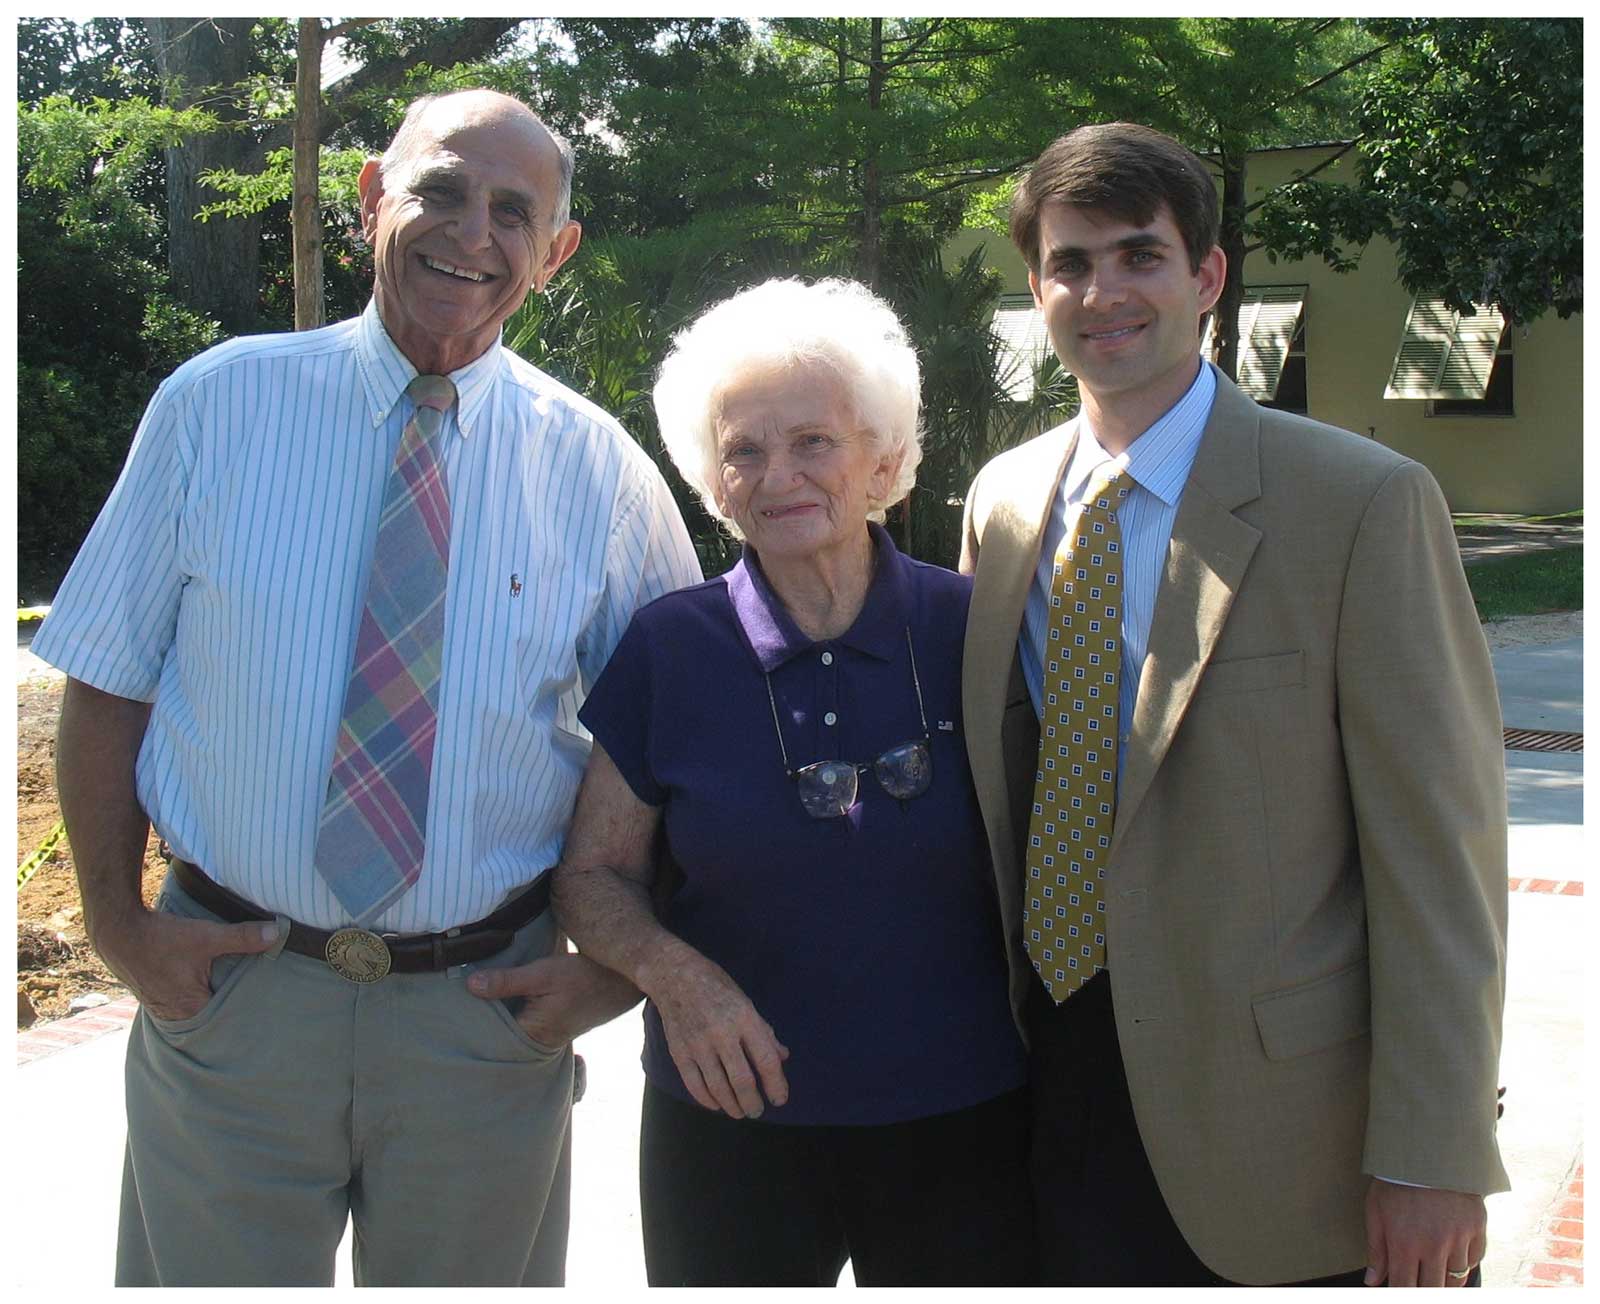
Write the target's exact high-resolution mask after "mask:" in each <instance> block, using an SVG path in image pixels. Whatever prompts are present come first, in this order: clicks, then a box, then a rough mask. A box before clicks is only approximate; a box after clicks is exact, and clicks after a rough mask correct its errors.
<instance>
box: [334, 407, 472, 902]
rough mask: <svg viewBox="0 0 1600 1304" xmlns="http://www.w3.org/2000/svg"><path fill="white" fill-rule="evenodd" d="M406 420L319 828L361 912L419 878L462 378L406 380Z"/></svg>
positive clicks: (347, 894)
mask: <svg viewBox="0 0 1600 1304" xmlns="http://www.w3.org/2000/svg"><path fill="white" fill-rule="evenodd" d="M406 393H407V394H408V395H409V396H410V397H411V399H412V401H413V402H415V403H416V405H417V410H416V412H415V413H414V414H413V415H412V418H411V420H410V421H408V422H407V423H406V428H405V431H404V433H403V434H402V435H401V436H400V447H399V449H398V450H397V451H396V453H395V459H394V469H393V470H392V471H391V472H390V474H389V483H388V485H387V486H386V488H385V489H384V494H383V511H382V513H381V514H380V515H379V517H378V538H377V542H376V544H375V545H374V547H373V552H372V571H371V574H370V575H369V576H368V578H367V599H366V606H365V608H364V609H363V610H362V613H361V632H360V633H359V634H358V635H357V637H356V655H355V664H354V665H353V666H352V667H351V670H350V686H349V687H348V688H347V689H346V690H345V699H344V717H343V719H342V720H341V721H340V723H339V737H338V740H337V741H336V742H335V744H334V750H333V770H332V773H331V774H330V776H329V778H328V797H327V801H326V802H325V804H324V805H323V808H322V819H321V822H320V824H319V826H318V829H317V850H316V866H317V871H318V873H320V874H321V875H322V877H323V878H324V879H325V880H326V881H327V883H328V886H329V887H330V888H332V889H333V894H334V895H335V896H336V897H338V898H339V901H340V903H341V904H342V905H343V906H344V908H345V909H346V910H347V911H349V913H350V917H351V918H352V919H353V920H354V921H355V922H356V923H358V924H361V925H363V926H364V925H366V924H369V923H371V922H372V921H373V920H374V919H376V918H377V917H378V916H379V915H381V914H382V913H383V912H384V911H385V910H387V909H388V908H389V907H390V906H391V905H393V904H394V903H395V902H396V901H398V900H399V899H400V898H401V897H402V896H404V895H405V894H406V892H408V891H409V890H410V889H411V887H412V886H413V885H414V884H415V883H416V881H417V877H418V875H419V874H421V872H422V851H423V846H424V842H425V837H426V827H427V818H428V779H429V775H430V773H431V772H432V769H433V740H434V733H435V731H436V728H437V725H438V711H439V675H440V668H441V666H442V664H443V661H444V609H445V582H446V579H447V565H448V562H449V560H450V499H449V496H448V494H447V486H446V485H445V473H444V463H443V462H442V461H441V460H440V458H439V448H438V435H439V430H440V428H441V427H442V426H443V425H444V413H445V412H446V410H448V409H449V407H450V405H451V404H452V403H454V402H455V400H456V387H455V386H454V385H453V384H452V383H451V382H450V381H449V380H448V379H447V378H446V377H444V376H418V377H416V378H415V379H414V380H413V381H412V382H411V383H410V384H409V385H407V386H406Z"/></svg>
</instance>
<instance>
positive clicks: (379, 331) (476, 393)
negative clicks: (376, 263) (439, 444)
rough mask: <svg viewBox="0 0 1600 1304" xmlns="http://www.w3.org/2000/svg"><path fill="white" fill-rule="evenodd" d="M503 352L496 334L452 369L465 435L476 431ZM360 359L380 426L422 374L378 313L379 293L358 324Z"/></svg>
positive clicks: (460, 426) (459, 420)
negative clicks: (460, 365) (464, 362)
mask: <svg viewBox="0 0 1600 1304" xmlns="http://www.w3.org/2000/svg"><path fill="white" fill-rule="evenodd" d="M500 353H501V350H500V339H499V337H496V339H495V342H494V343H493V344H492V345H490V346H489V347H488V348H487V349H485V350H484V351H483V352H482V353H480V354H479V355H478V356H477V357H476V358H474V359H473V360H472V361H471V362H469V363H467V365H466V366H464V367H462V368H460V369H459V370H456V371H452V372H450V373H449V375H450V379H451V380H452V381H454V382H455V387H456V426H457V428H458V429H460V431H461V435H462V437H463V438H465V437H466V436H468V435H470V434H471V433H472V431H473V429H474V427H475V425H476V422H477V419H478V414H479V413H480V412H482V410H483V405H484V404H485V403H486V402H487V401H488V398H489V393H490V391H491V389H492V388H493V386H494V381H495V378H496V377H498V376H499V374H500V368H501V366H502V365H504V364H503V362H502V359H501V356H500ZM356 359H357V362H358V363H359V365H360V368H361V379H362V383H363V384H364V385H365V386H366V390H367V408H368V411H370V412H371V414H372V424H373V426H374V428H376V427H377V426H381V425H382V424H383V423H384V422H385V421H387V420H388V419H389V414H390V413H391V412H393V411H394V408H395V404H396V403H398V402H399V401H400V399H401V396H402V395H403V394H404V393H405V392H406V386H407V385H409V384H410V383H411V381H412V378H413V377H415V376H416V375H418V374H419V373H418V371H417V369H416V367H414V366H413V365H412V364H411V360H410V359H409V358H407V357H406V355H405V354H403V353H402V352H400V349H399V346H397V345H396V344H395V342H394V341H393V340H392V339H390V338H389V332H388V331H387V330H385V329H384V326H383V320H382V319H381V318H380V317H379V316H378V300H377V298H376V297H374V298H372V299H370V300H368V302H367V307H366V311H365V312H363V313H362V314H361V316H360V318H359V319H358V321H357V324H356Z"/></svg>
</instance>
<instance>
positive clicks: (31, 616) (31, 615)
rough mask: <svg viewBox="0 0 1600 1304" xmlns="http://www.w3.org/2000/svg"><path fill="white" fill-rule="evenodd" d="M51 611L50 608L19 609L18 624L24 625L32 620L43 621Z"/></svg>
mask: <svg viewBox="0 0 1600 1304" xmlns="http://www.w3.org/2000/svg"><path fill="white" fill-rule="evenodd" d="M49 611H50V608H49V607H18V608H17V624H19V625H23V624H26V623H27V622H28V621H30V620H43V619H44V618H45V616H46V615H48V614H49Z"/></svg>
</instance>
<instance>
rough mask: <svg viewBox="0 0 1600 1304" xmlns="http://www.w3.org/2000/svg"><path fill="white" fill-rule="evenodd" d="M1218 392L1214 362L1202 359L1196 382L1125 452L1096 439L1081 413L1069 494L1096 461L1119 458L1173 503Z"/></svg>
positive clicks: (1135, 475)
mask: <svg viewBox="0 0 1600 1304" xmlns="http://www.w3.org/2000/svg"><path fill="white" fill-rule="evenodd" d="M1216 396H1217V375H1216V372H1214V371H1213V370H1212V369H1211V366H1210V364H1209V363H1201V365H1200V369H1199V373H1198V374H1197V375H1196V376H1195V378H1194V383H1193V384H1192V385H1190V386H1189V388H1188V389H1187V390H1185V391H1184V395H1183V397H1182V398H1180V399H1179V400H1178V401H1177V402H1176V403H1174V404H1173V405H1172V406H1171V407H1170V408H1168V409H1167V410H1166V411H1165V412H1163V413H1162V414H1161V415H1160V416H1159V417H1157V418H1156V420H1155V421H1154V422H1153V423H1152V424H1151V426H1150V428H1149V429H1148V430H1146V431H1145V432H1144V434H1142V435H1140V436H1139V438H1137V439H1135V440H1134V441H1133V443H1131V444H1129V445H1128V449H1127V451H1126V452H1124V453H1123V454H1122V455H1121V456H1120V457H1112V456H1111V455H1110V454H1109V453H1107V452H1106V451H1105V450H1104V449H1103V448H1101V447H1100V444H1099V442H1098V441H1097V440H1096V439H1095V435H1094V431H1093V430H1092V429H1091V428H1090V426H1089V423H1088V421H1087V419H1085V418H1084V417H1082V416H1080V417H1079V418H1078V431H1079V435H1080V436H1081V437H1080V438H1079V440H1078V444H1077V447H1076V448H1075V449H1074V450H1073V455H1072V465H1071V466H1070V467H1069V468H1068V469H1067V474H1066V476H1065V477H1064V481H1065V486H1064V487H1065V490H1066V492H1067V493H1068V494H1069V495H1070V494H1071V493H1072V492H1073V491H1074V490H1075V489H1076V488H1077V487H1078V486H1079V485H1080V484H1082V483H1083V482H1084V481H1086V480H1088V478H1089V476H1090V474H1091V473H1092V472H1093V471H1094V469H1095V468H1096V467H1097V466H1100V465H1102V464H1103V463H1105V462H1114V463H1116V464H1117V465H1118V466H1120V467H1122V468H1124V469H1125V470H1126V471H1127V473H1128V475H1129V476H1131V477H1132V478H1133V481H1134V483H1136V484H1137V485H1138V486H1139V487H1140V488H1142V489H1146V490H1148V491H1149V492H1150V493H1152V494H1154V495H1155V496H1156V497H1157V498H1159V499H1160V500H1161V501H1162V502H1163V503H1165V504H1166V505H1167V506H1168V507H1172V506H1175V505H1176V504H1177V502H1178V499H1179V498H1180V497H1182V495H1183V486H1184V483H1185V482H1186V481H1187V480H1188V478H1189V468H1190V467H1192V466H1193V465H1194V458H1195V453H1196V452H1198V451H1199V448H1200V436H1201V435H1202V434H1204V433H1205V428H1206V422H1207V421H1208V420H1209V419H1210V417H1211V405H1212V403H1213V401H1215V399H1216Z"/></svg>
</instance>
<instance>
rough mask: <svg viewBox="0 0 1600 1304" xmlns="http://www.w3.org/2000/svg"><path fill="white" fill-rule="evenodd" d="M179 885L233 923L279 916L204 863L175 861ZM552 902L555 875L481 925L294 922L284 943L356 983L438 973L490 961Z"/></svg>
mask: <svg viewBox="0 0 1600 1304" xmlns="http://www.w3.org/2000/svg"><path fill="white" fill-rule="evenodd" d="M172 873H173V877H175V878H176V879H177V880H178V884H179V886H180V887H182V888H183V890H184V891H185V892H187V893H188V894H189V895H190V896H191V897H193V898H194V899H195V900H196V901H197V902H199V903H200V904H201V905H203V906H204V907H205V908H206V909H207V910H209V911H211V913H212V914H214V915H216V916H217V917H218V918H220V919H224V920H226V921H227V922H228V923H230V924H243V923H249V922H250V921H252V920H258V919H259V920H268V919H275V918H276V917H277V916H276V915H274V914H273V913H272V912H271V911H270V910H263V909H262V908H261V907H260V906H258V905H254V904H253V903H251V902H249V901H246V900H245V899H244V898H243V897H241V896H235V895H234V894H233V893H232V892H230V891H228V889H227V888H225V887H223V886H222V885H221V884H219V883H215V882H213V881H212V880H211V879H210V878H208V877H206V874H205V871H203V870H202V869H201V868H200V867H199V866H198V865H194V864H191V863H190V862H189V861H187V860H178V859H176V858H175V859H174V860H173V861H172ZM549 904H550V875H549V874H548V873H547V874H544V875H542V876H541V877H540V878H539V879H538V880H537V881H535V882H534V883H533V885H532V886H531V887H528V888H526V889H525V890H524V891H522V892H519V893H518V894H517V895H516V896H514V897H512V898H511V900H509V901H507V902H506V903H505V904H504V905H503V906H501V907H500V908H499V909H498V910H496V911H494V913H493V914H489V915H485V916H484V917H483V918H482V919H480V920H478V922H477V923H475V924H463V925H462V926H461V927H460V928H452V929H449V930H447V931H446V932H443V933H410V934H406V935H403V936H402V935H401V934H398V933H382V934H379V933H373V932H369V931H368V930H367V929H364V928H340V929H337V930H335V931H333V932H328V931H326V930H324V929H321V928H312V927H311V926H310V925H308V924H300V923H296V922H295V921H294V920H292V919H291V920H290V921H289V938H288V940H287V941H286V942H285V943H284V945H285V946H286V947H287V948H288V949H289V950H291V951H294V952H295V953H296V954H298V955H309V956H311V957H312V958H313V959H315V960H323V961H325V962H326V963H327V964H328V965H329V966H330V967H332V968H333V969H334V970H335V971H336V972H337V973H339V974H341V975H343V976H344V977H346V978H348V979H350V981H351V982H358V983H369V982H376V981H377V980H378V979H380V978H382V977H384V976H385V975H387V974H390V973H435V972H438V971H439V970H441V969H448V968H451V967H452V966H453V965H458V964H471V963H473V962H474V961H477V960H487V959H488V958H489V957H490V956H491V955H496V954H498V953H499V952H501V951H503V950H505V949H506V947H508V946H510V945H511V939H512V936H513V935H514V934H515V933H516V931H517V930H518V929H519V928H521V927H523V926H524V925H525V924H527V923H529V922H531V921H532V920H534V919H536V918H537V917H538V916H539V915H541V914H543V913H544V911H545V909H546V907H548V906H549Z"/></svg>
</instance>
